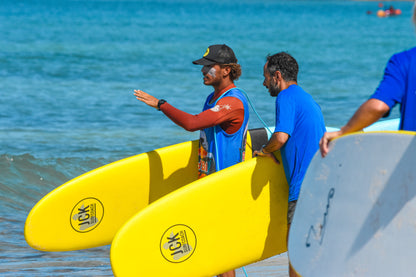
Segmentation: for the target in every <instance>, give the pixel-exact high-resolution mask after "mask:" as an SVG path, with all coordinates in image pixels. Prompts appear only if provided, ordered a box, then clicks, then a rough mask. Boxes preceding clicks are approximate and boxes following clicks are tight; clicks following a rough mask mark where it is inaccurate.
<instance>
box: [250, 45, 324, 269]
mask: <svg viewBox="0 0 416 277" xmlns="http://www.w3.org/2000/svg"><path fill="white" fill-rule="evenodd" d="M263 71H264V83H263V85H264V86H265V87H266V88H267V89H268V90H269V93H270V95H271V96H273V97H276V96H277V99H276V128H275V130H274V133H273V135H272V137H271V138H270V140H269V142H268V143H267V144H266V145H265V146H263V148H262V149H261V150H260V151H259V152H257V151H256V152H254V155H256V156H270V157H272V158H274V159H276V158H275V157H274V156H273V154H272V152H274V151H276V150H279V149H280V150H281V154H282V163H283V168H284V170H285V174H286V179H287V181H288V184H289V201H288V202H289V204H288V225H289V227H290V223H291V221H292V217H293V213H294V210H295V206H296V201H297V199H298V196H299V191H300V187H301V184H302V181H303V178H304V176H305V173H306V170H307V169H308V166H309V164H310V162H311V160H312V158H313V156H314V155H315V153H316V152H317V150H318V149H319V140H320V138H321V137H322V135H323V134H324V133H325V124H324V118H323V115H322V112H321V108H320V107H319V105H318V104H317V103H316V102H315V101H314V100H313V99H312V96H311V95H309V94H308V93H307V92H305V91H304V90H303V89H302V88H301V87H299V86H298V85H297V75H298V71H299V66H298V63H297V62H296V60H295V59H294V58H293V57H292V56H291V55H289V54H288V53H285V52H280V53H277V54H275V55H272V56H268V57H267V62H266V64H265V65H264V68H263ZM288 229H289V228H288ZM289 276H297V275H296V272H295V271H294V270H293V269H292V267H291V266H289Z"/></svg>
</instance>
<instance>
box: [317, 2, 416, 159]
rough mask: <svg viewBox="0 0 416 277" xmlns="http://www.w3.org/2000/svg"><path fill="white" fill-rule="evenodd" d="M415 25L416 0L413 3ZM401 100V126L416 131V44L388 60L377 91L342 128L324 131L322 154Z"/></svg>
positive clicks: (321, 144) (415, 21)
mask: <svg viewBox="0 0 416 277" xmlns="http://www.w3.org/2000/svg"><path fill="white" fill-rule="evenodd" d="M413 23H414V24H415V26H416V4H415V5H414V6H413ZM396 104H400V114H401V117H400V126H399V129H400V130H407V131H416V47H414V48H412V49H410V50H406V51H403V52H400V53H397V54H394V55H393V56H392V57H391V58H390V60H389V61H388V63H387V66H386V68H385V70H384V76H383V79H382V80H381V82H380V84H379V86H378V88H377V89H376V91H375V92H374V94H373V95H372V96H371V97H370V99H368V100H367V101H366V102H364V104H362V105H361V107H359V108H358V110H357V111H356V112H355V114H354V115H353V116H352V117H351V119H350V120H349V121H348V123H347V124H346V125H345V126H343V127H342V128H341V129H340V130H339V131H336V132H328V133H325V134H324V136H323V137H322V139H321V141H320V149H321V154H322V157H325V156H326V155H327V154H328V151H329V142H330V141H331V140H333V139H334V138H336V137H339V136H341V135H344V134H347V133H351V132H355V131H359V130H361V129H363V128H365V127H367V126H369V125H371V124H372V123H374V122H376V121H377V120H379V119H380V118H381V117H383V116H385V115H386V114H387V115H388V114H389V113H390V110H391V109H392V108H393V107H394V106H395V105H396Z"/></svg>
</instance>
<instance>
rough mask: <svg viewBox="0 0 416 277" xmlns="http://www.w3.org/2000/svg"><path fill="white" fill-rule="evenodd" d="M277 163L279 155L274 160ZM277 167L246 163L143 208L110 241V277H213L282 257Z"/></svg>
mask: <svg viewBox="0 0 416 277" xmlns="http://www.w3.org/2000/svg"><path fill="white" fill-rule="evenodd" d="M278 155H279V156H278V159H279V160H281V159H280V154H278ZM287 201H288V185H287V181H286V178H285V174H284V170H283V166H282V165H281V164H280V165H277V164H276V163H275V162H274V161H273V160H272V159H270V158H264V157H259V158H254V159H251V160H249V161H246V162H244V163H240V164H237V165H235V166H232V167H229V168H227V169H224V170H222V171H220V172H217V173H214V174H212V175H209V176H207V177H205V178H202V179H200V180H197V181H195V182H193V183H191V184H189V185H188V186H186V187H183V188H181V189H179V190H177V191H175V192H172V193H170V194H169V195H167V196H165V197H163V198H161V199H159V200H158V201H156V202H154V203H152V204H151V205H149V206H148V207H147V208H146V209H144V210H142V211H141V212H139V213H138V214H136V215H135V216H134V217H133V218H132V219H130V220H129V221H128V222H127V223H126V224H125V225H124V226H123V227H122V228H121V229H120V231H119V232H118V233H117V235H116V236H115V238H114V240H113V243H112V247H111V264H112V268H113V272H114V274H115V275H116V276H170V277H174V276H178V277H179V276H180V277H186V276H192V277H195V276H214V275H216V274H219V273H223V272H226V271H228V270H231V269H234V268H238V267H241V266H244V265H247V264H250V263H253V262H256V261H259V260H263V259H265V258H268V257H271V256H273V255H276V254H279V253H283V252H286V233H287V218H286V217H287Z"/></svg>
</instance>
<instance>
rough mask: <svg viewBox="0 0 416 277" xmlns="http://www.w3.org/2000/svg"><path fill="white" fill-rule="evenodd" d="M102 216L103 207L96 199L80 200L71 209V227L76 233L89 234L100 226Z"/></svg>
mask: <svg viewBox="0 0 416 277" xmlns="http://www.w3.org/2000/svg"><path fill="white" fill-rule="evenodd" d="M103 215H104V207H103V205H102V203H101V202H100V201H99V200H98V199H96V198H92V197H91V198H85V199H82V200H81V201H79V202H78V203H77V204H76V205H75V206H74V208H73V209H72V212H71V226H72V228H73V229H74V230H75V231H77V232H80V233H85V232H89V231H91V230H93V229H95V228H96V227H97V226H98V224H100V222H101V220H102V217H103Z"/></svg>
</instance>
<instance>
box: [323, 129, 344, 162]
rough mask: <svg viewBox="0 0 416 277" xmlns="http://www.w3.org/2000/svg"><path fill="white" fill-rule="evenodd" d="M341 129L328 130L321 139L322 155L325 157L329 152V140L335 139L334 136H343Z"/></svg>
mask: <svg viewBox="0 0 416 277" xmlns="http://www.w3.org/2000/svg"><path fill="white" fill-rule="evenodd" d="M341 135H342V133H341V131H335V132H326V133H325V134H324V135H323V136H322V138H321V140H320V141H319V148H320V150H321V155H322V157H325V156H326V155H327V154H328V152H329V142H330V141H331V140H333V139H334V138H337V137H339V136H341Z"/></svg>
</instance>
